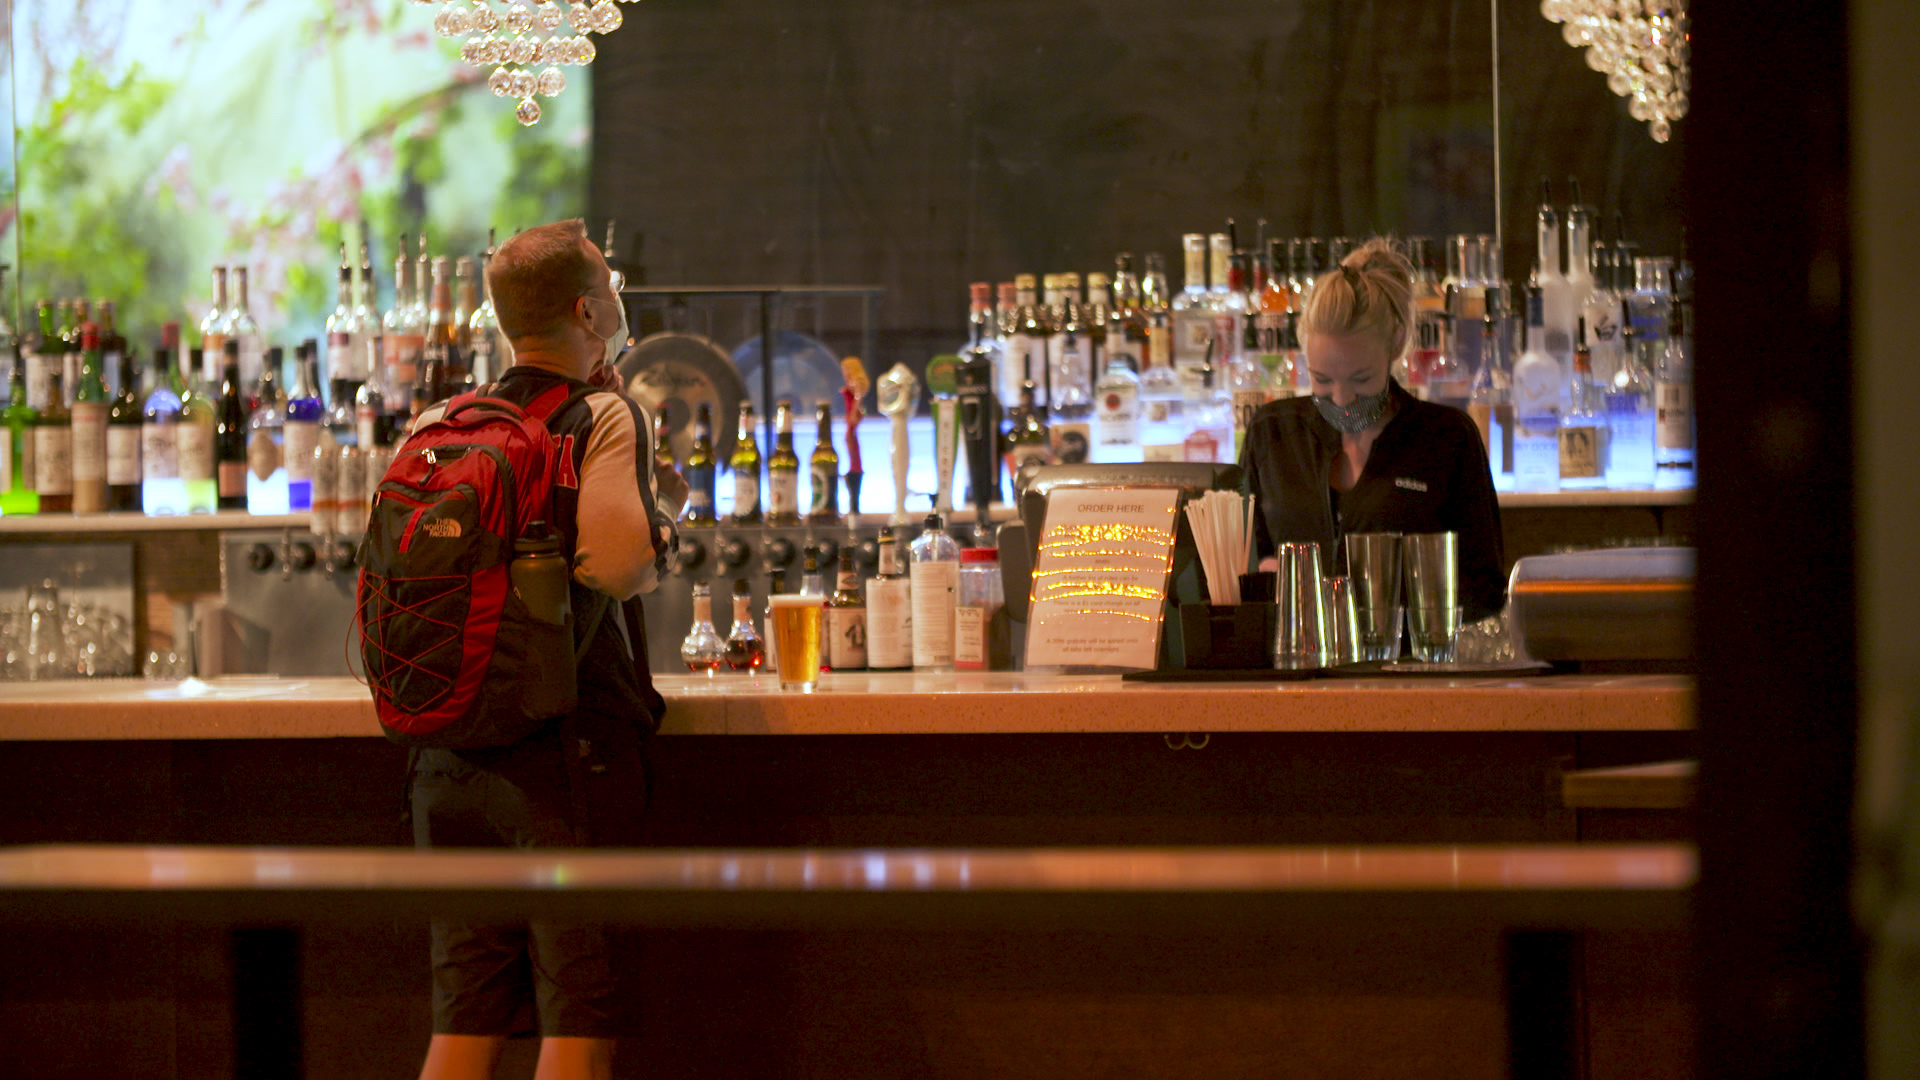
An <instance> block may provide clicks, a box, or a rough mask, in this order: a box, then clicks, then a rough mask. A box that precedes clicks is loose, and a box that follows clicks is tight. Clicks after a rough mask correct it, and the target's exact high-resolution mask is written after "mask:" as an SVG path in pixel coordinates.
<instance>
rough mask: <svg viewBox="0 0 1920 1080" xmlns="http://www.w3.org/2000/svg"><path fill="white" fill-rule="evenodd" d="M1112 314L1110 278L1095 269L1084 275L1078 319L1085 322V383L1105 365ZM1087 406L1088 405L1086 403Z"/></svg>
mask: <svg viewBox="0 0 1920 1080" xmlns="http://www.w3.org/2000/svg"><path fill="white" fill-rule="evenodd" d="M1112 316H1113V278H1112V277H1111V276H1109V275H1107V274H1104V273H1102V272H1100V271H1098V270H1095V271H1093V272H1092V273H1090V274H1088V275H1087V304H1086V307H1085V308H1083V309H1082V311H1081V317H1080V322H1081V323H1082V325H1084V326H1085V330H1084V332H1083V333H1082V335H1081V337H1082V340H1083V341H1084V342H1085V343H1086V357H1087V359H1086V363H1087V378H1088V381H1089V383H1091V382H1092V381H1093V380H1096V379H1098V378H1099V377H1100V373H1101V372H1102V371H1105V370H1106V368H1107V322H1108V321H1109V320H1110V319H1111V318H1112ZM1089 408H1091V405H1089Z"/></svg>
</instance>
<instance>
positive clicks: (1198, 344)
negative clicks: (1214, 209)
mask: <svg viewBox="0 0 1920 1080" xmlns="http://www.w3.org/2000/svg"><path fill="white" fill-rule="evenodd" d="M1180 248H1181V251H1182V252H1183V253H1184V254H1185V255H1186V283H1185V285H1184V286H1183V287H1182V288H1181V290H1180V295H1179V296H1176V297H1174V298H1173V304H1172V307H1171V309H1170V314H1171V326H1172V328H1173V369H1172V371H1171V372H1170V374H1172V375H1173V376H1174V379H1175V381H1176V383H1177V380H1178V377H1179V373H1180V372H1181V371H1183V370H1185V369H1187V368H1190V367H1193V366H1196V365H1198V364H1200V363H1202V362H1203V360H1204V358H1205V356H1206V355H1207V343H1208V342H1209V341H1210V340H1212V338H1213V335H1214V333H1215V327H1214V321H1213V316H1214V304H1213V299H1214V298H1213V290H1211V289H1210V288H1208V287H1207V261H1208V260H1207V237H1206V234H1205V233H1187V234H1186V235H1184V236H1182V237H1181V238H1180ZM1150 375H1152V370H1151V369H1149V370H1146V371H1142V372H1141V373H1140V377H1141V384H1142V385H1141V390H1142V391H1143V392H1145V391H1146V390H1147V383H1148V381H1149V380H1148V377H1149V376H1150Z"/></svg>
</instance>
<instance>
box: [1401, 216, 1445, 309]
mask: <svg viewBox="0 0 1920 1080" xmlns="http://www.w3.org/2000/svg"><path fill="white" fill-rule="evenodd" d="M1408 261H1409V262H1411V263H1412V264H1413V311H1414V317H1415V319H1419V318H1421V317H1422V316H1432V315H1438V314H1440V313H1441V312H1444V311H1446V310H1448V307H1447V294H1446V289H1445V287H1444V286H1443V285H1442V283H1441V281H1440V267H1439V264H1438V261H1437V256H1436V255H1435V253H1434V247H1433V240H1432V238H1430V237H1425V236H1416V237H1414V238H1413V239H1412V240H1411V241H1410V242H1409V250H1408Z"/></svg>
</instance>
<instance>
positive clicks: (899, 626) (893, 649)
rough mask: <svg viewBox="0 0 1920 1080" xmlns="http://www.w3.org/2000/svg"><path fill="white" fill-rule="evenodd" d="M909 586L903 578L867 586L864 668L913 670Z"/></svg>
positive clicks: (875, 582) (871, 582)
mask: <svg viewBox="0 0 1920 1080" xmlns="http://www.w3.org/2000/svg"><path fill="white" fill-rule="evenodd" d="M911 591H912V586H911V585H910V584H909V583H908V581H907V579H906V578H903V577H894V578H882V577H877V578H872V579H870V580H869V581H868V582H867V666H868V667H873V668H905V667H912V666H913V603H912V600H911Z"/></svg>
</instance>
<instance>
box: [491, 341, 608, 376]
mask: <svg viewBox="0 0 1920 1080" xmlns="http://www.w3.org/2000/svg"><path fill="white" fill-rule="evenodd" d="M511 344H512V346H513V363H514V366H516V367H531V368H539V369H540V370H541V371H550V372H552V373H553V374H555V375H564V376H566V377H567V378H569V379H580V380H584V379H585V378H586V377H587V374H588V372H589V371H591V370H592V367H593V366H592V364H588V363H582V362H581V360H580V358H579V357H577V356H575V355H574V354H573V353H571V352H570V351H568V350H565V349H557V348H554V347H553V346H552V345H551V344H549V343H547V342H545V341H542V340H539V339H533V340H525V339H523V340H521V341H516V342H512V343H511Z"/></svg>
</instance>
